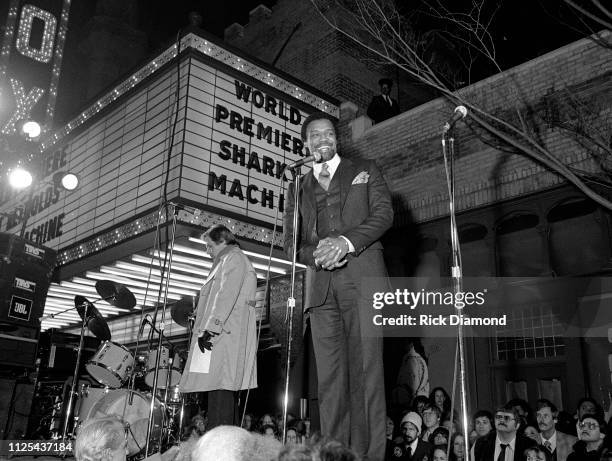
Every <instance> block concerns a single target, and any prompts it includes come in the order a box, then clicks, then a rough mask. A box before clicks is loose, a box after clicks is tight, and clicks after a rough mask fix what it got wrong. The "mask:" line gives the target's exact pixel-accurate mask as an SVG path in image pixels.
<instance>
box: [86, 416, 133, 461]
mask: <svg viewBox="0 0 612 461" xmlns="http://www.w3.org/2000/svg"><path fill="white" fill-rule="evenodd" d="M74 457H75V458H76V461H125V459H126V457H127V439H126V437H125V425H124V423H123V421H122V420H121V418H119V417H118V416H106V417H104V418H96V419H91V420H89V421H87V422H86V423H85V424H84V425H83V426H82V427H81V428H80V429H79V433H78V435H77V438H76V440H75V442H74Z"/></svg>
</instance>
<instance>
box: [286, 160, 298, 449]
mask: <svg viewBox="0 0 612 461" xmlns="http://www.w3.org/2000/svg"><path fill="white" fill-rule="evenodd" d="M291 174H292V176H293V184H294V196H293V251H292V252H291V290H290V292H289V298H287V311H288V315H289V319H288V320H289V325H288V328H287V364H286V365H287V368H286V370H285V395H284V397H283V440H282V442H283V445H284V444H286V443H287V409H288V406H289V373H290V371H291V370H290V365H291V342H292V339H293V312H294V310H295V269H296V263H297V243H298V242H297V236H298V223H299V214H300V213H299V211H300V185H301V178H302V171H301V169H300V167H297V168H294V169H291Z"/></svg>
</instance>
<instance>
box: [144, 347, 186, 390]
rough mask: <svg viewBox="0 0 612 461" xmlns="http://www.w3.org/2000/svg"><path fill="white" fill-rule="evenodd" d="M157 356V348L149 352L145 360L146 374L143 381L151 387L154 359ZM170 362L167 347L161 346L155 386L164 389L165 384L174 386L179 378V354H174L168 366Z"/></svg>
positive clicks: (153, 374) (153, 377) (153, 375)
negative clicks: (170, 363)
mask: <svg viewBox="0 0 612 461" xmlns="http://www.w3.org/2000/svg"><path fill="white" fill-rule="evenodd" d="M156 358H157V349H154V350H152V351H151V352H149V358H148V360H147V375H146V376H145V383H146V384H147V386H149V387H153V380H154V379H155V361H156ZM169 362H170V351H169V350H168V348H167V347H164V346H162V348H161V356H160V358H159V373H158V375H157V388H158V389H165V388H166V386H167V385H170V387H172V386H176V385H178V383H179V381H180V380H181V358H180V357H179V354H174V358H173V359H172V365H171V367H170V366H169ZM169 368H170V382H168V369H169Z"/></svg>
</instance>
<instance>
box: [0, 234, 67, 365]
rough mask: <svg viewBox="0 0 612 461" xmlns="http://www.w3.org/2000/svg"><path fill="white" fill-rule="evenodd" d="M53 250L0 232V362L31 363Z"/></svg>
mask: <svg viewBox="0 0 612 461" xmlns="http://www.w3.org/2000/svg"><path fill="white" fill-rule="evenodd" d="M55 256H56V253H55V251H54V250H52V249H50V248H47V247H44V246H42V245H38V244H35V243H32V242H29V241H27V240H25V239H22V238H20V237H18V236H16V235H13V234H8V233H5V232H3V233H0V365H12V366H22V367H30V368H31V367H34V364H35V361H36V348H37V345H38V335H39V333H40V317H42V313H43V309H44V306H45V299H46V297H47V291H48V290H49V285H50V283H51V277H52V275H53V270H54V265H55Z"/></svg>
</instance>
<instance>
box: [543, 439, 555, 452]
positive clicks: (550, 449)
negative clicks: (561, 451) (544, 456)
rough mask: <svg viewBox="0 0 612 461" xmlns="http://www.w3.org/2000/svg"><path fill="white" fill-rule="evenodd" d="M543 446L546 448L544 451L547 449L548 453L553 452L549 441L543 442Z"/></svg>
mask: <svg viewBox="0 0 612 461" xmlns="http://www.w3.org/2000/svg"><path fill="white" fill-rule="evenodd" d="M544 446H545V447H546V449H547V450H548V451H550V452H551V453H552V452H553V449H552V444H551V443H550V441H549V440H547V441H546V442H544Z"/></svg>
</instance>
